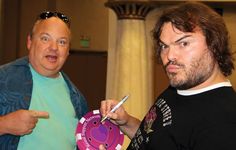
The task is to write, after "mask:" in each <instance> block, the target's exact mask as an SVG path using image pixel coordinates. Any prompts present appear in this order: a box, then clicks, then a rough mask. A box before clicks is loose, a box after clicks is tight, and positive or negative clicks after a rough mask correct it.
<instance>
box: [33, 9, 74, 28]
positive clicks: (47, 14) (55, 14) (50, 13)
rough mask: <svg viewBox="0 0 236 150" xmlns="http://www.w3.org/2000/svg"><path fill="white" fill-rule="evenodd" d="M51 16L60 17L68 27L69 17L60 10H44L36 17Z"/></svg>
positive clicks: (45, 17) (44, 17)
mask: <svg viewBox="0 0 236 150" xmlns="http://www.w3.org/2000/svg"><path fill="white" fill-rule="evenodd" d="M51 17H57V18H59V19H61V20H62V21H63V22H65V23H66V24H67V25H68V27H70V19H69V18H68V17H67V16H66V15H64V14H62V13H60V12H50V11H45V12H43V13H41V14H40V15H39V16H38V19H48V18H51Z"/></svg>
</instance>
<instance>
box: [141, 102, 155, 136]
mask: <svg viewBox="0 0 236 150" xmlns="http://www.w3.org/2000/svg"><path fill="white" fill-rule="evenodd" d="M156 117H157V114H156V107H155V106H154V107H152V108H151V110H150V111H149V112H148V114H147V115H146V117H145V122H144V131H145V132H146V133H147V134H148V133H150V132H153V130H152V129H151V127H152V124H153V122H154V121H155V120H156Z"/></svg>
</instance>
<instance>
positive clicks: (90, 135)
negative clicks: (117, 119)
mask: <svg viewBox="0 0 236 150" xmlns="http://www.w3.org/2000/svg"><path fill="white" fill-rule="evenodd" d="M100 121H101V115H100V112H99V110H93V111H91V112H88V113H87V114H86V115H85V116H84V117H82V118H81V119H80V121H79V122H78V125H77V128H76V133H75V135H76V143H77V146H78V148H79V149H81V150H97V149H98V148H99V145H101V144H103V145H104V146H105V147H106V149H107V150H120V149H121V146H122V144H123V141H124V134H123V133H122V132H121V131H120V129H119V127H118V126H117V125H115V124H113V123H112V122H110V121H109V120H107V119H106V120H105V121H104V122H103V123H101V122H100Z"/></svg>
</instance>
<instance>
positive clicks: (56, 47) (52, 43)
mask: <svg viewBox="0 0 236 150" xmlns="http://www.w3.org/2000/svg"><path fill="white" fill-rule="evenodd" d="M50 49H51V50H54V51H56V50H57V49H58V43H57V41H52V42H51V45H50Z"/></svg>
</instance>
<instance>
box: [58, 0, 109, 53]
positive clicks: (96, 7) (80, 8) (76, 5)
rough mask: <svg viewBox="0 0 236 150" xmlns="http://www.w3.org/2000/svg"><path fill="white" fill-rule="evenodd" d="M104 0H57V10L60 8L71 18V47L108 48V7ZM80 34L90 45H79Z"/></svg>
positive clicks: (103, 49)
mask: <svg viewBox="0 0 236 150" xmlns="http://www.w3.org/2000/svg"><path fill="white" fill-rule="evenodd" d="M105 2H106V0H69V1H68V0H58V1H57V5H56V7H57V10H62V11H63V12H65V13H66V14H68V15H69V16H71V20H72V25H71V28H72V33H73V40H72V46H71V48H72V49H79V50H89V51H107V49H108V8H106V7H105V6H104V3H105ZM82 36H85V37H88V38H89V39H90V47H89V48H83V47H81V46H80V39H81V37H82Z"/></svg>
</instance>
